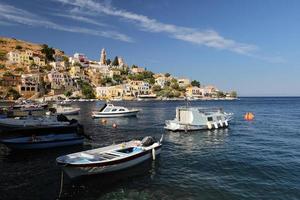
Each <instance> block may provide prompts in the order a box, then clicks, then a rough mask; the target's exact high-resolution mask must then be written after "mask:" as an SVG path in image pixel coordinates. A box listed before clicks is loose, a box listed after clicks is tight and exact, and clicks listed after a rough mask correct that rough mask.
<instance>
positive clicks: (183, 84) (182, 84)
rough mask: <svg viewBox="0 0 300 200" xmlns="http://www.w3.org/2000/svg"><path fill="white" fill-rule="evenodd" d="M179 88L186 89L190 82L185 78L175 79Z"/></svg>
mask: <svg viewBox="0 0 300 200" xmlns="http://www.w3.org/2000/svg"><path fill="white" fill-rule="evenodd" d="M177 82H178V85H179V87H187V86H189V85H190V84H191V80H190V79H187V78H177Z"/></svg>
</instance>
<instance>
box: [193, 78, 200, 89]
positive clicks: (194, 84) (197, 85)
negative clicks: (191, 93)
mask: <svg viewBox="0 0 300 200" xmlns="http://www.w3.org/2000/svg"><path fill="white" fill-rule="evenodd" d="M191 85H192V86H195V87H200V82H199V81H196V80H193V81H192V82H191Z"/></svg>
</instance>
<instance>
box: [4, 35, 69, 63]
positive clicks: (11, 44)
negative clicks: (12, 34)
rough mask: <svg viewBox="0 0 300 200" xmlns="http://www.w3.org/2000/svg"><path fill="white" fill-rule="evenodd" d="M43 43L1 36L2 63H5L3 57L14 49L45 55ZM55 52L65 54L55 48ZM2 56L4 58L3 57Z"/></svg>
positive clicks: (60, 54) (59, 54)
mask: <svg viewBox="0 0 300 200" xmlns="http://www.w3.org/2000/svg"><path fill="white" fill-rule="evenodd" d="M41 48H42V44H35V43H31V42H26V41H23V40H18V39H15V38H7V37H0V63H5V60H4V59H3V57H4V56H5V55H6V54H7V53H8V52H9V51H12V50H17V49H18V50H20V51H22V50H32V51H33V52H34V54H38V55H40V56H41V57H43V54H42V52H41ZM55 54H56V55H58V56H62V55H64V52H63V51H61V50H59V49H55ZM1 58H2V59H1Z"/></svg>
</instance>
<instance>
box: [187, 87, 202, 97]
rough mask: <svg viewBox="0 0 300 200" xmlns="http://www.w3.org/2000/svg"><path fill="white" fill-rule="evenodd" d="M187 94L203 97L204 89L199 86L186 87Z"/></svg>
mask: <svg viewBox="0 0 300 200" xmlns="http://www.w3.org/2000/svg"><path fill="white" fill-rule="evenodd" d="M185 94H186V96H188V97H202V96H203V89H202V88H199V87H194V86H190V87H187V88H186V93H185Z"/></svg>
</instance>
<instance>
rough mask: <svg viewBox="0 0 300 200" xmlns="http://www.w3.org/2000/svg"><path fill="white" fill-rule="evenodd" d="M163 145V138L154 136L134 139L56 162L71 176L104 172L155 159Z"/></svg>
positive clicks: (76, 154) (75, 154)
mask: <svg viewBox="0 0 300 200" xmlns="http://www.w3.org/2000/svg"><path fill="white" fill-rule="evenodd" d="M161 146H162V138H161V139H160V141H155V139H154V138H152V137H146V138H144V139H143V140H142V141H140V140H132V141H129V142H126V143H120V144H115V145H111V146H107V147H102V148H97V149H92V150H88V151H82V152H78V153H73V154H69V155H64V156H60V157H58V158H57V159H56V162H57V164H58V165H60V166H62V169H63V170H64V171H65V173H66V174H67V175H68V176H69V177H70V178H76V177H80V176H85V175H94V174H103V173H108V172H114V171H119V170H123V169H126V168H129V167H133V166H135V165H138V164H140V163H142V162H144V161H146V160H150V159H155V158H156V156H158V155H159V154H160V152H161Z"/></svg>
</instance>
